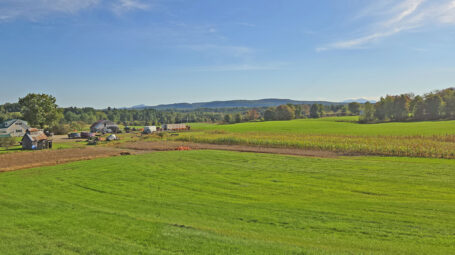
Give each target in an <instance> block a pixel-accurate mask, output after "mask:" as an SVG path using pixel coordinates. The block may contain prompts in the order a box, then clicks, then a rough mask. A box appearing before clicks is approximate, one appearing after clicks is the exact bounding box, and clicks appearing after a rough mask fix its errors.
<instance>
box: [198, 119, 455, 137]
mask: <svg viewBox="0 0 455 255" xmlns="http://www.w3.org/2000/svg"><path fill="white" fill-rule="evenodd" d="M357 119H358V117H333V118H321V119H301V120H292V121H268V122H247V123H240V124H234V125H212V124H204V123H196V124H192V125H191V126H192V128H193V129H196V130H225V131H228V132H235V133H248V132H258V131H259V132H261V133H286V134H302V135H313V134H317V135H359V136H413V135H426V136H432V135H446V134H455V121H423V122H391V123H379V124H358V123H355V121H356V120H357Z"/></svg>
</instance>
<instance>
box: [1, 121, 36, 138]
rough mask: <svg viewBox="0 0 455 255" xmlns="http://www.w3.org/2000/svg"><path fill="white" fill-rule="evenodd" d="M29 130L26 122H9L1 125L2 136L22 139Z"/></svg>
mask: <svg viewBox="0 0 455 255" xmlns="http://www.w3.org/2000/svg"><path fill="white" fill-rule="evenodd" d="M29 128H30V127H29V126H28V124H27V121H25V120H18V119H13V120H7V121H5V122H3V123H1V124H0V136H12V137H21V136H23V135H24V134H25V131H27V129H29Z"/></svg>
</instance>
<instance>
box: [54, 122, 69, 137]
mask: <svg viewBox="0 0 455 255" xmlns="http://www.w3.org/2000/svg"><path fill="white" fill-rule="evenodd" d="M50 131H51V133H54V134H55V135H66V134H68V133H69V132H70V131H71V130H70V128H69V127H68V126H67V125H64V124H58V125H55V126H52V127H51V128H50Z"/></svg>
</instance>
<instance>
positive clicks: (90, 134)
mask: <svg viewBox="0 0 455 255" xmlns="http://www.w3.org/2000/svg"><path fill="white" fill-rule="evenodd" d="M90 137H95V133H91V132H81V138H90Z"/></svg>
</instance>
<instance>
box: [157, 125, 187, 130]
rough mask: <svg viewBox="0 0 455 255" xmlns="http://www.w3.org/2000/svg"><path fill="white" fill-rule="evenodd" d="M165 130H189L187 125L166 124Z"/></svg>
mask: <svg viewBox="0 0 455 255" xmlns="http://www.w3.org/2000/svg"><path fill="white" fill-rule="evenodd" d="M163 129H164V130H168V131H177V130H187V129H188V127H187V125H186V124H165V125H164V126H163Z"/></svg>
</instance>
